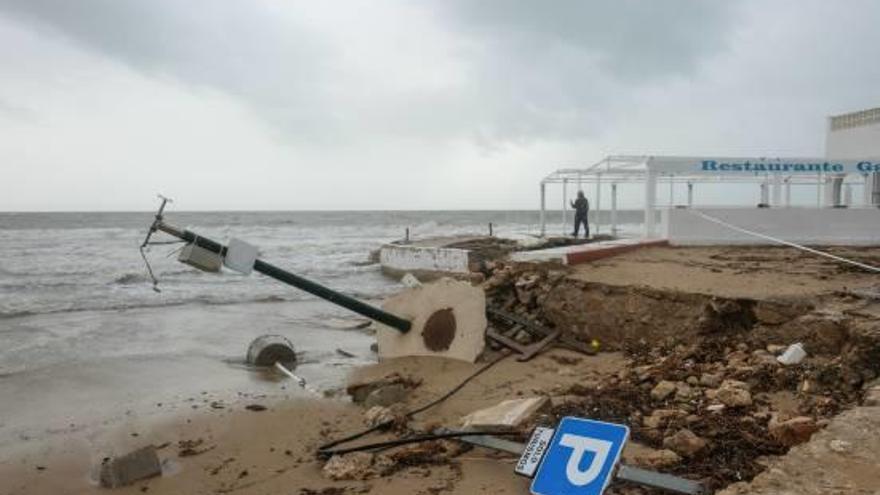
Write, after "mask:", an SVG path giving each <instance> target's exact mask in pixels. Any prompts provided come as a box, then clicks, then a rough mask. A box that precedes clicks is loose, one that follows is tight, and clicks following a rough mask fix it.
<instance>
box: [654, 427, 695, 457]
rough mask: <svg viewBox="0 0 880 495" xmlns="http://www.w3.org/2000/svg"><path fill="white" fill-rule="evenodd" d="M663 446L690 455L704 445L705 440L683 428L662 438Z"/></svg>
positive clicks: (680, 453)
mask: <svg viewBox="0 0 880 495" xmlns="http://www.w3.org/2000/svg"><path fill="white" fill-rule="evenodd" d="M663 447H664V448H667V449H670V450H673V451H675V453H677V454H679V455H682V456H685V457H692V456H693V455H694V454H696V453H697V452H699V451H701V450H703V449H704V448H705V447H706V441H705V440H703V439H702V438H700V437H698V436H697V435H695V434H694V432H692V431H691V430H688V429H687V428H685V429H682V430H679V431H678V432H677V433H675V434H674V435H672V436H668V437H666V438H664V439H663Z"/></svg>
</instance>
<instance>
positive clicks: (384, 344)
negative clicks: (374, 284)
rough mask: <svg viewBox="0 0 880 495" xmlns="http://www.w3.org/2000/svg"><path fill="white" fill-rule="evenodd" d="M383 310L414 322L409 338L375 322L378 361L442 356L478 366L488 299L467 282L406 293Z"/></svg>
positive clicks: (439, 283)
mask: <svg viewBox="0 0 880 495" xmlns="http://www.w3.org/2000/svg"><path fill="white" fill-rule="evenodd" d="M382 309H384V310H386V311H389V312H391V313H393V314H396V315H398V316H400V317H403V318H406V319H408V320H410V321H411V322H412V328H411V329H410V331H409V332H407V333H405V334H404V333H401V332H399V331H397V330H395V329H393V328H391V327H388V326H386V325H382V324H381V323H376V339H377V341H378V344H379V359H380V360H383V359H389V358H395V357H402V356H438V357H445V358H449V359H458V360H462V361H468V362H471V363H472V362H474V361H476V359H477V356H479V355H480V353H481V352H483V347H484V345H485V336H486V295H485V293H484V292H483V290H482V289H481V288H479V287H474V286H472V285H471V284H469V283H467V282H460V281H456V280H451V279H447V278H444V279H440V280H438V281H436V282H432V283H429V284H424V285H422V286H420V287H413V288H410V289H407V290H405V291H403V292H401V293H399V294H397V295H395V296H393V297H391V298H389V299H388V300H386V301H385V303H384V304H383V305H382Z"/></svg>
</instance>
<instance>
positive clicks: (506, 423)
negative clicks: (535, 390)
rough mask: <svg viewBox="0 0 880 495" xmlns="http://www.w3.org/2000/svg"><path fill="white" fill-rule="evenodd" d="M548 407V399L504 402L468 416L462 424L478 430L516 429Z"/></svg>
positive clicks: (537, 398) (536, 398)
mask: <svg viewBox="0 0 880 495" xmlns="http://www.w3.org/2000/svg"><path fill="white" fill-rule="evenodd" d="M549 406H550V398H549V397H530V398H527V399H511V400H506V401H503V402H500V403H498V404H496V405H494V406H492V407H487V408H485V409H480V410H478V411H474V412H472V413H470V414H468V415H467V416H465V417H464V418H463V419H462V424H463V425H464V427H465V428H474V429H478V430H486V429H504V428H511V429H512V428H517V427H519V426H521V425H523V424H525V423H526V422H528V421H529V420H530V419H532V418H533V417H534V416H535V415H536V414H538V413H539V412H541V411H543V410H544V409H546V408H547V407H549Z"/></svg>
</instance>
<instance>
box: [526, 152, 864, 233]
mask: <svg viewBox="0 0 880 495" xmlns="http://www.w3.org/2000/svg"><path fill="white" fill-rule="evenodd" d="M677 158H682V159H684V158H685V157H674V156H663V157H661V156H653V155H609V156H606V157H605V158H603V159H602V160H600V161H598V162H596V163H594V164H593V165H590V166H588V167H585V168H573V167H572V168H561V169H558V170H556V171H554V172H553V173H551V174H549V175H547V176H546V177H544V178H543V179H541V182H540V194H541V210H540V223H541V236H545V235H546V224H547V222H546V220H547V216H546V191H547V185H548V184H550V185H553V184H561V185H562V223H563V224H564V225H565V224H566V223H567V210H568V196H567V194H568V185H569V184H577V185H578V186H579V189H582V188H583V186H585V185H593V186H595V191H594V195H593V197H592V198H591V201H590V203H591V204H590V206H591V209H592V210H593V211H596V212H599V211H602V197H601V192H602V188H601V185H602V184H610V185H611V205H610V208H608V209H609V210H610V224H611V225H610V227H611V234H612V235H616V234H617V185H618V184H644V185H645V192H644V194H645V196H644V197H645V199H644V203H645V206H644V208H645V221H644V223H645V231H644V237H646V238H650V237H654V236H655V231H654V224H655V220H656V218H655V217H656V203H657V201H656V200H657V185H658V184H669V187H670V191H673V190H674V187H675V185H676V184H685V185H686V186H687V190H688V195H687V197H688V201H687V207H692V206H693V188H694V185H695V184H706V183H715V184H756V185H759V186H760V188H761V203H763V204H766V205H768V206H774V207H790V206H791V187H792V186H797V185H808V186H813V187H816V207H817V208H818V207H822V206H823V205H824V206H826V207H831V206H838V205H840V204H842V202H841V198H840V197H839V196H837V197H835V196H834V194H835V193H834V192H833V186H832V182H833V181H832V179H836V180H837V183H838V185H839V187H840V188H843V187H846V188H847V193H846V197H847V198H850V197H851V194H852V191H851V189H850V188H851V187H852V186H854V185H857V186H864V203H865V204H866V205H869V204H871V203H872V194H873V189H874V188H873V187H872V178H871V175H872V174H867V173H852V172H849V173H846V172H844V173H825V172H816V173H809V172H808V173H803V172H799V173H790V172H776V171H767V172H754V173H750V174H743V175H725V174H720V173H719V174H712V173H695V172H683V171H679V170H664V169H663V167H662V166H658V165H657V164H656V162H655V159H660V160H663V159H673V160H674V159H677ZM761 160H763V158H762V159H761ZM801 160H816V161H825V160H826V159H824V158H822V159H820V158H813V159H801ZM783 190H784V194H783ZM839 191H840V189H838V195H839ZM771 193H772V194H771ZM823 193H824V194H823ZM682 206H684V205H682ZM599 218H600V217H599V215H596V218H595V221H594V226H595V227H594V232H595V233H599V232H600V231H601V228H602V224H601V223H600V222H599Z"/></svg>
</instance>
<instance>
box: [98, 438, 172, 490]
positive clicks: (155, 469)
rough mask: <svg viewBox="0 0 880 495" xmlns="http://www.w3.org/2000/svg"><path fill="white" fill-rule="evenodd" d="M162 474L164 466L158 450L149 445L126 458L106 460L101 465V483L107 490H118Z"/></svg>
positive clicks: (125, 456) (127, 455)
mask: <svg viewBox="0 0 880 495" xmlns="http://www.w3.org/2000/svg"><path fill="white" fill-rule="evenodd" d="M161 474H162V464H161V463H160V462H159V456H158V454H156V448H155V447H153V446H152V445H148V446H146V447H143V448H140V449H138V450H135V451H134V452H130V453H128V454H126V455H124V456H121V457H116V458H112V459H107V460H105V461H104V463H103V464H101V474H100V481H101V486H103V487H105V488H116V487H119V486H127V485H130V484H132V483H134V482H135V481H139V480H142V479H146V478H152V477H153V476H159V475H161Z"/></svg>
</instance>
